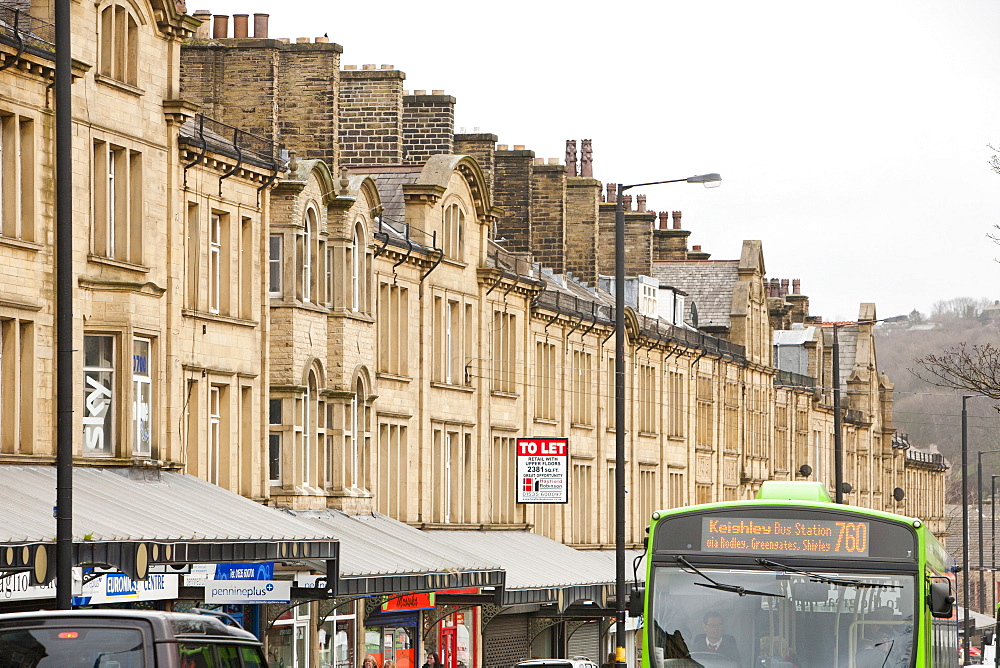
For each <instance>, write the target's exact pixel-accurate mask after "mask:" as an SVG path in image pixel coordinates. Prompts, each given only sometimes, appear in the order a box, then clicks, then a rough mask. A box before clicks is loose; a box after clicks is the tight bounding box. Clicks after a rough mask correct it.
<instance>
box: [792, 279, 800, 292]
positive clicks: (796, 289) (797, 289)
mask: <svg viewBox="0 0 1000 668" xmlns="http://www.w3.org/2000/svg"><path fill="white" fill-rule="evenodd" d="M792 294H793V295H799V294H802V280H801V279H798V278H793V279H792Z"/></svg>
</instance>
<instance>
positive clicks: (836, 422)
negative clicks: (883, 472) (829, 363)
mask: <svg viewBox="0 0 1000 668" xmlns="http://www.w3.org/2000/svg"><path fill="white" fill-rule="evenodd" d="M838 329H840V326H839V325H837V324H836V323H834V325H833V476H834V480H833V484H834V498H835V500H836V501H837V503H843V502H844V437H843V433H842V431H841V425H840V341H839V340H838V339H837V330H838ZM816 463H817V464H819V462H816Z"/></svg>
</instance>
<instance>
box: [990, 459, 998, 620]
mask: <svg viewBox="0 0 1000 668" xmlns="http://www.w3.org/2000/svg"><path fill="white" fill-rule="evenodd" d="M997 478H1000V476H998V475H994V476H993V477H992V478H991V479H990V554H991V555H992V558H991V559H990V562H991V563H990V572H991V573H992V576H991V577H990V582H992V584H993V612H994V613H996V609H997ZM996 631H997V629H994V634H995V633H996Z"/></svg>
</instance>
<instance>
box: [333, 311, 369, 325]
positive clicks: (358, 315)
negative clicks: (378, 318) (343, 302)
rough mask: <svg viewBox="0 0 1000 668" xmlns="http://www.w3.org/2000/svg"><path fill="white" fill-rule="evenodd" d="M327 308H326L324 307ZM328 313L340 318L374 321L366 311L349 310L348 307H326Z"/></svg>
mask: <svg viewBox="0 0 1000 668" xmlns="http://www.w3.org/2000/svg"><path fill="white" fill-rule="evenodd" d="M324 310H327V309H324ZM328 310H329V313H330V315H334V316H337V317H340V318H350V319H351V320H359V321H361V322H369V323H373V322H375V318H374V316H371V315H368V314H367V313H362V312H361V311H351V310H349V309H328Z"/></svg>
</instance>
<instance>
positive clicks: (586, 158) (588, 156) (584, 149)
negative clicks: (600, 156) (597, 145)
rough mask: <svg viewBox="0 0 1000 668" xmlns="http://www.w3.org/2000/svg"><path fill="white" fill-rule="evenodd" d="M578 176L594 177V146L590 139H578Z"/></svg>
mask: <svg viewBox="0 0 1000 668" xmlns="http://www.w3.org/2000/svg"><path fill="white" fill-rule="evenodd" d="M580 176H586V177H588V178H594V148H593V146H592V142H591V140H590V139H581V140H580Z"/></svg>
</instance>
